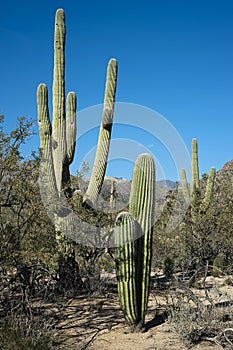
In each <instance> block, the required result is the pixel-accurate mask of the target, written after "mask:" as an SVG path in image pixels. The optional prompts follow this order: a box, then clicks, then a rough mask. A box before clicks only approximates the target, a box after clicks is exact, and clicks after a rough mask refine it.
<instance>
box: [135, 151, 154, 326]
mask: <svg viewBox="0 0 233 350" xmlns="http://www.w3.org/2000/svg"><path fill="white" fill-rule="evenodd" d="M129 212H130V214H131V215H132V216H133V217H134V219H135V220H137V221H138V223H139V225H140V226H141V229H142V235H143V236H142V240H143V242H142V245H143V251H142V258H141V259H142V280H141V291H142V292H141V320H142V322H144V319H145V313H146V309H147V303H148V297H149V280H150V272H151V258H152V230H153V225H154V217H155V164H154V159H153V157H152V156H151V155H150V154H142V155H140V156H139V157H138V158H137V160H136V162H135V166H134V171H133V178H132V187H131V193H130V203H129ZM139 260H140V259H139Z"/></svg>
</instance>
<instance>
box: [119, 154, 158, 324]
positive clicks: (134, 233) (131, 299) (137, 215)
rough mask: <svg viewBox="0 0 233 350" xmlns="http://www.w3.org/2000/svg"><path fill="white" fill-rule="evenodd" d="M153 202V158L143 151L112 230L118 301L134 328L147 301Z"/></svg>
mask: <svg viewBox="0 0 233 350" xmlns="http://www.w3.org/2000/svg"><path fill="white" fill-rule="evenodd" d="M154 204H155V166H154V160H153V158H152V156H151V155H149V154H142V155H141V156H139V157H138V159H137V161H136V163H135V166H134V171H133V179H132V189H131V193H130V204H129V213H128V214H127V213H122V214H121V215H120V216H119V217H118V218H117V222H116V231H115V237H116V246H118V247H117V248H116V268H117V277H118V290H119V298H120V303H121V307H122V309H123V312H124V315H125V318H126V320H127V322H128V324H129V325H130V326H132V327H133V328H135V329H140V328H142V326H143V324H144V321H145V313H146V310H147V304H148V296H149V279H150V272H151V257H152V228H153V224H154Z"/></svg>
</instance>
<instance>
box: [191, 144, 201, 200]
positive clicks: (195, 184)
mask: <svg viewBox="0 0 233 350" xmlns="http://www.w3.org/2000/svg"><path fill="white" fill-rule="evenodd" d="M199 187H200V182H199V168H198V144H197V139H192V183H191V194H192V193H193V191H194V189H196V190H198V189H199Z"/></svg>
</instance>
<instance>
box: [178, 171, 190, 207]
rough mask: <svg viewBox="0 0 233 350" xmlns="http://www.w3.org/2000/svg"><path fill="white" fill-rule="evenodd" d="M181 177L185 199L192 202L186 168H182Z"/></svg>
mask: <svg viewBox="0 0 233 350" xmlns="http://www.w3.org/2000/svg"><path fill="white" fill-rule="evenodd" d="M180 179H181V187H182V192H183V196H184V199H185V201H186V203H187V204H189V203H190V193H189V187H188V181H187V177H186V172H185V169H180Z"/></svg>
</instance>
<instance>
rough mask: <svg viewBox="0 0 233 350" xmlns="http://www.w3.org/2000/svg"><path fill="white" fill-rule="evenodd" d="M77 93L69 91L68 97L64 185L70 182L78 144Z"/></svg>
mask: <svg viewBox="0 0 233 350" xmlns="http://www.w3.org/2000/svg"><path fill="white" fill-rule="evenodd" d="M76 106H77V101H76V94H75V93H74V92H69V94H68V95H67V99H66V123H65V125H66V133H65V134H66V158H65V161H64V164H63V173H62V184H63V186H65V185H67V184H69V182H70V171H69V166H70V164H71V163H72V162H73V159H74V153H75V146H76V133H77V125H76Z"/></svg>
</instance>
